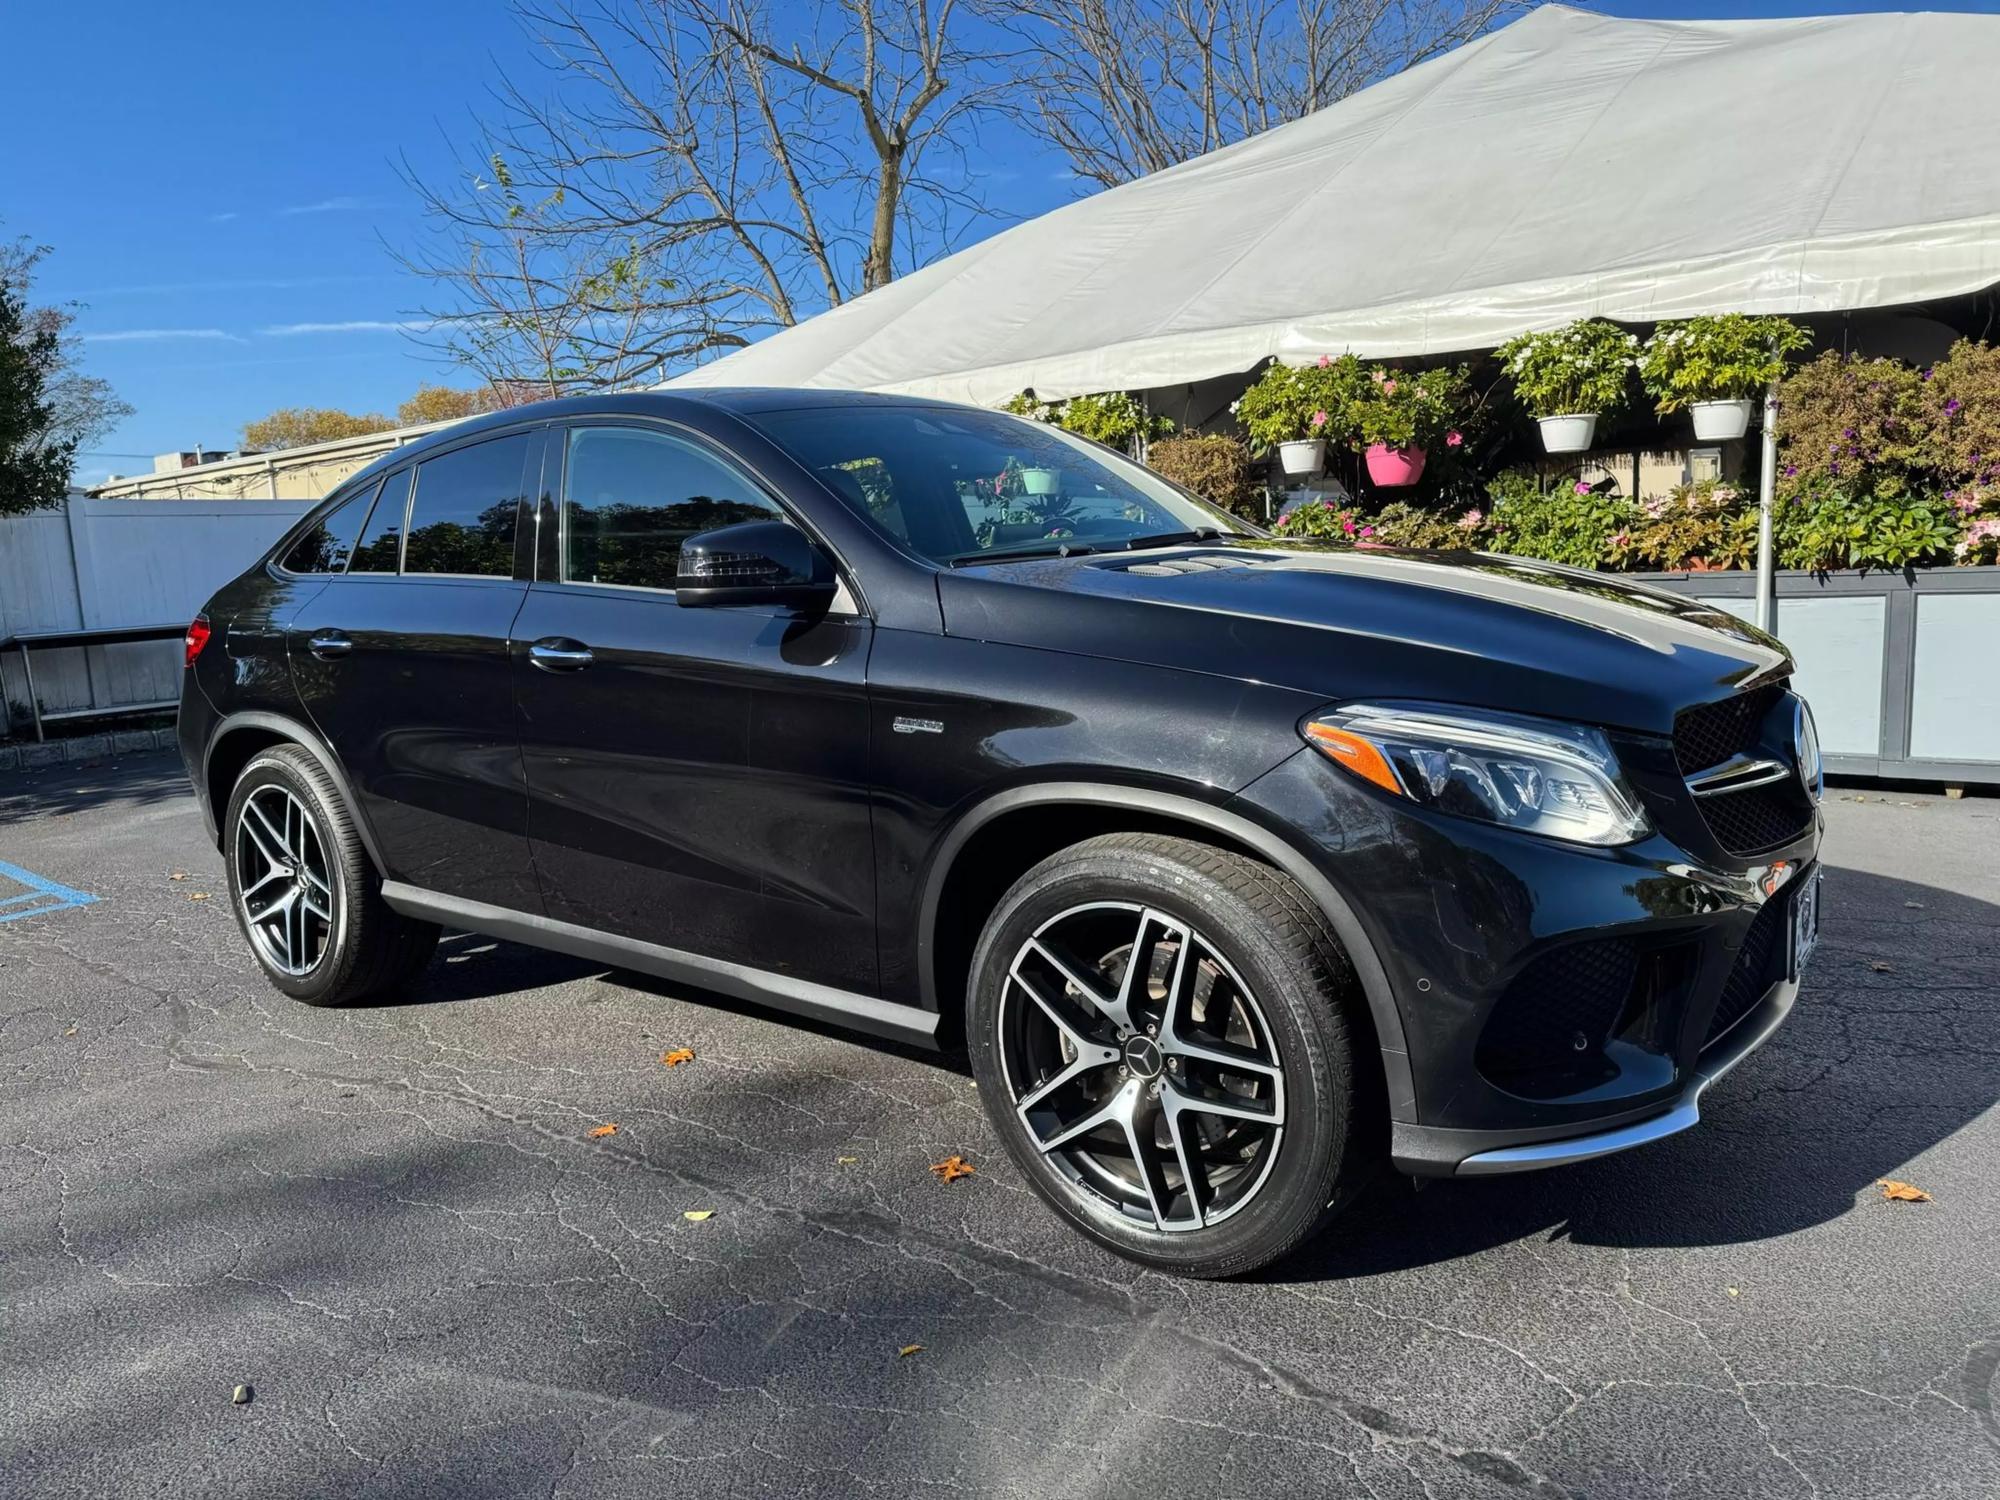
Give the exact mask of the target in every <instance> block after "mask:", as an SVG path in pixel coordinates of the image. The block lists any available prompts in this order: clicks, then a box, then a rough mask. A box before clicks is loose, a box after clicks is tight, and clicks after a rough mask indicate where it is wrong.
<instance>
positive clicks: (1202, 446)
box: [1146, 434, 1257, 520]
mask: <svg viewBox="0 0 2000 1500" xmlns="http://www.w3.org/2000/svg"><path fill="white" fill-rule="evenodd" d="M1146 462H1147V464H1149V465H1150V466H1151V467H1152V468H1153V469H1155V470H1157V471H1158V472H1159V473H1161V474H1164V475H1165V476H1166V477H1167V478H1169V479H1171V480H1172V481H1173V482H1174V483H1175V484H1178V485H1179V486H1181V488H1182V489H1186V490H1192V491H1193V492H1194V493H1195V494H1197V495H1199V496H1201V497H1202V499H1204V500H1207V501H1209V502H1210V503H1212V504H1215V505H1219V506H1221V507H1222V508H1223V509H1224V510H1228V511H1234V512H1235V513H1236V514H1237V515H1239V516H1245V517H1248V518H1250V519H1252V520H1254V519H1256V517H1257V487H1256V486H1255V485H1253V484H1252V483H1251V482H1250V450H1249V449H1247V448H1245V447H1244V446H1243V444H1242V443H1240V442H1238V441H1237V440H1236V439H1235V438H1233V437H1225V436H1221V435H1211V436H1201V435H1196V434H1190V435H1189V436H1187V437H1169V438H1162V439H1160V440H1159V441H1158V442H1155V443H1153V444H1152V445H1151V446H1150V447H1148V448H1147V449H1146Z"/></svg>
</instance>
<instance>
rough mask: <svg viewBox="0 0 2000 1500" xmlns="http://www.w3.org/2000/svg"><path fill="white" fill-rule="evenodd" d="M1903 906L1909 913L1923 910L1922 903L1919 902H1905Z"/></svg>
mask: <svg viewBox="0 0 2000 1500" xmlns="http://www.w3.org/2000/svg"><path fill="white" fill-rule="evenodd" d="M1903 905H1904V906H1905V907H1907V908H1908V909H1909V910H1911V911H1922V910H1923V909H1924V903H1923V902H1921V901H1905V902H1904V903H1903Z"/></svg>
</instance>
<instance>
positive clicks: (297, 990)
mask: <svg viewBox="0 0 2000 1500" xmlns="http://www.w3.org/2000/svg"><path fill="white" fill-rule="evenodd" d="M267 786H277V787H282V788H284V790H286V791H287V792H290V793H291V794H292V795H293V796H294V797H296V798H298V799H299V802H300V803H301V804H302V805H303V806H304V807H305V808H306V809H307V811H308V812H309V813H310V814H311V816H312V819H313V823H314V825H315V826H314V830H313V831H314V832H315V833H316V834H317V835H318V837H319V841H320V848H321V849H322V850H323V851H324V852H325V855H326V865H327V872H328V880H329V883H330V884H331V885H332V887H333V926H332V930H331V931H330V932H328V934H327V941H326V947H325V949H324V950H323V951H322V952H321V954H320V960H319V963H318V964H317V965H316V966H314V968H313V969H312V970H310V971H309V972H308V973H305V974H287V973H284V972H283V971H282V970H279V969H274V968H272V967H271V965H270V964H269V963H267V962H266V961H265V958H264V952H263V949H262V948H261V947H260V946H259V945H258V943H257V940H256V938H255V936H254V935H253V934H252V933H251V931H250V924H249V921H248V919H247V918H246V917H245V916H244V913H243V892H242V887H241V876H240V874H239V872H238V870H237V866H236V837H237V825H238V823H239V822H240V820H241V819H242V817H243V808H244V806H245V804H246V803H248V801H249V800H250V797H251V794H252V793H254V792H256V791H258V790H259V789H260V788H263V787H267ZM336 811H337V809H334V808H331V807H329V806H327V802H326V798H325V797H324V796H323V795H322V794H321V792H320V789H319V788H318V787H317V786H315V785H314V784H313V782H312V780H311V778H309V777H307V776H304V775H302V774H300V772H299V770H298V768H297V767H296V766H295V765H293V764H292V763H291V761H290V759H289V758H287V757H286V756H285V755H283V754H278V753H273V752H270V751H265V752H263V753H260V754H258V755H256V756H255V757H253V758H252V759H251V761H250V763H249V764H248V765H247V766H245V767H244V768H243V772H242V774H241V775H240V776H238V777H237V778H236V785H235V786H234V787H233V788H232V789H231V790H230V794H229V806H228V810H227V811H226V812H225V814H224V816H223V846H222V855H223V864H224V867H225V869H226V870H227V872H228V880H229V906H230V910H231V911H232V912H233V913H234V914H235V917H236V926H237V928H238V930H239V931H241V932H242V934H243V940H244V941H245V942H246V943H248V944H249V945H250V952H251V956H252V957H254V958H255V959H256V961H257V967H258V968H259V969H260V970H261V971H262V972H263V975H264V977H265V979H267V980H269V981H270V983H271V984H273V985H274V986H276V987H277V988H278V989H279V990H281V991H283V992H284V993H285V994H287V995H289V996H291V997H292V998H293V999H294V1000H303V1001H305V1002H307V1003H308V1004H313V1003H317V1002H319V1001H321V1000H322V999H324V998H325V997H326V996H328V995H330V994H332V993H333V992H334V990H335V989H336V988H337V987H338V986H339V985H340V984H341V983H342V981H343V980H344V979H345V977H346V974H347V971H348V969H349V968H350V967H352V964H353V953H352V951H351V950H352V948H353V920H354V919H353V913H354V896H355V891H354V871H353V870H352V869H351V864H352V861H351V860H350V859H349V858H348V855H347V850H346V849H344V848H343V847H342V846H341V841H340V839H339V837H338V835H337V833H336V832H335V830H336V829H337V828H339V827H340V826H341V822H340V820H339V819H337V818H336V817H335V816H334V814H335V813H336Z"/></svg>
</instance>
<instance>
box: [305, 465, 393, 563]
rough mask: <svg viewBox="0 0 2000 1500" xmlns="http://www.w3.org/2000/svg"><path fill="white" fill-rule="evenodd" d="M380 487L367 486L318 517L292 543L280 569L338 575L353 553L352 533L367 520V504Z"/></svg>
mask: <svg viewBox="0 0 2000 1500" xmlns="http://www.w3.org/2000/svg"><path fill="white" fill-rule="evenodd" d="M379 488H380V486H379V485H376V484H371V485H367V486H364V487H363V488H362V489H361V491H360V492H359V493H357V494H355V495H353V496H351V497H349V498H348V499H346V500H343V501H342V502H341V503H340V504H338V505H336V506H335V507H334V508H333V509H332V510H330V511H328V512H327V513H326V514H325V515H323V516H321V517H320V518H319V519H318V520H317V521H314V522H313V523H312V525H310V526H308V527H307V528H306V530H305V534H304V535H303V536H301V537H300V538H299V539H298V540H297V541H296V542H294V543H292V549H291V551H289V552H287V553H286V554H285V559H284V562H283V564H282V566H284V567H286V568H288V569H290V570H291V571H292V572H294V573H338V572H339V571H340V570H341V569H342V568H344V567H346V566H347V555H348V553H350V552H352V551H353V550H354V534H355V533H356V532H357V531H359V530H360V529H361V523H362V522H363V521H364V520H366V519H367V518H368V502H369V501H370V500H371V499H373V498H374V495H375V491H376V490H377V489H379Z"/></svg>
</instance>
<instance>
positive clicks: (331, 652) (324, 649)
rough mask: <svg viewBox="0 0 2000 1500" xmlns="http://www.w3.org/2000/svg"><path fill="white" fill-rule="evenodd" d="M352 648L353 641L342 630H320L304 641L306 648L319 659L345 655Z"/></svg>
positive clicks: (323, 659)
mask: <svg viewBox="0 0 2000 1500" xmlns="http://www.w3.org/2000/svg"><path fill="white" fill-rule="evenodd" d="M353 649H354V642H352V641H350V640H349V639H348V638H347V632H346V631H344V630H322V631H320V632H319V634H317V635H314V636H311V637H309V638H308V639H307V641H306V650H308V651H310V652H312V654H313V655H314V656H317V657H318V658H319V659H320V660H321V661H332V660H334V659H335V658H336V657H341V656H345V655H347V653H348V652H350V651H352V650H353Z"/></svg>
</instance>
